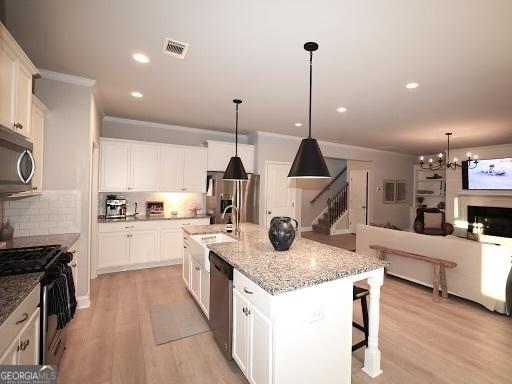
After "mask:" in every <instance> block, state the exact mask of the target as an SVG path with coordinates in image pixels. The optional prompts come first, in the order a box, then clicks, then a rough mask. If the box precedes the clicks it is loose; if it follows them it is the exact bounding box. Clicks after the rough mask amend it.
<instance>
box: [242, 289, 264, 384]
mask: <svg viewBox="0 0 512 384" xmlns="http://www.w3.org/2000/svg"><path fill="white" fill-rule="evenodd" d="M233 359H234V360H235V361H236V363H237V364H238V366H239V367H240V369H241V370H242V372H243V373H244V375H245V376H246V377H247V379H248V380H249V382H250V383H251V384H270V383H272V370H271V367H272V323H271V322H270V320H269V319H268V318H267V317H266V316H264V315H263V314H262V313H261V312H260V311H259V310H258V309H257V308H256V306H255V305H254V304H252V303H251V302H250V301H249V300H247V299H245V298H244V294H243V293H241V291H239V290H238V289H236V288H235V289H233Z"/></svg>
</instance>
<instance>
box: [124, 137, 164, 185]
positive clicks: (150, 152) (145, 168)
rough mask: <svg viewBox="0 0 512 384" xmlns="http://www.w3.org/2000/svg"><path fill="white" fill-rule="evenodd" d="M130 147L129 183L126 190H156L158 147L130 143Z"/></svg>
mask: <svg viewBox="0 0 512 384" xmlns="http://www.w3.org/2000/svg"><path fill="white" fill-rule="evenodd" d="M131 149H132V153H131V160H132V161H131V163H132V167H131V168H132V169H131V183H130V184H129V185H128V190H133V191H156V189H157V165H158V147H156V146H155V145H148V144H132V146H131Z"/></svg>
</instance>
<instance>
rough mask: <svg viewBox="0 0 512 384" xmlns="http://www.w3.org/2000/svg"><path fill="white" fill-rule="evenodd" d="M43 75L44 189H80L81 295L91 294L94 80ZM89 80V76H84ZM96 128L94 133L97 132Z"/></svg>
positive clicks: (39, 89) (38, 85)
mask: <svg viewBox="0 0 512 384" xmlns="http://www.w3.org/2000/svg"><path fill="white" fill-rule="evenodd" d="M70 78H71V77H67V78H66V77H63V80H64V81H60V80H55V79H49V78H40V79H37V80H36V81H35V94H36V96H37V97H39V98H40V99H41V101H42V102H43V103H44V104H45V105H46V106H47V107H48V110H49V112H48V114H47V116H46V120H45V132H44V153H45V156H44V171H43V189H45V190H47V189H49V190H78V191H80V195H81V204H80V213H81V214H80V240H79V246H80V256H79V260H78V263H79V273H80V276H79V277H78V289H77V296H82V297H84V296H88V295H89V263H90V247H89V245H90V235H91V233H90V231H91V228H90V225H91V224H90V216H91V209H90V206H91V201H90V198H91V171H92V170H91V164H92V163H91V161H92V160H91V150H92V137H94V136H96V135H97V132H98V127H97V123H96V124H94V123H93V124H92V123H91V95H92V86H93V85H94V82H93V81H84V82H83V84H80V81H78V82H77V81H71V82H70V81H69V79H70ZM84 80H85V79H84ZM93 131H94V132H93Z"/></svg>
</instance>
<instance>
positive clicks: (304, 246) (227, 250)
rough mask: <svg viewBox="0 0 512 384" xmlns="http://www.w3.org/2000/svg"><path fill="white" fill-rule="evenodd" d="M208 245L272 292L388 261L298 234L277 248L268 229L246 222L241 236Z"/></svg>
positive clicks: (193, 231)
mask: <svg viewBox="0 0 512 384" xmlns="http://www.w3.org/2000/svg"><path fill="white" fill-rule="evenodd" d="M224 229H225V226H224V225H209V226H190V227H186V228H185V229H184V230H185V232H187V233H188V234H189V235H198V234H211V233H219V232H224ZM208 248H209V249H211V250H212V251H214V252H215V253H216V254H217V255H218V256H219V257H221V258H222V259H224V260H225V261H226V262H228V263H229V264H231V265H232V266H233V267H234V268H236V269H237V270H238V271H239V272H241V273H242V274H244V275H245V276H247V277H248V278H249V279H251V280H252V281H253V282H255V283H256V284H258V285H259V286H260V287H261V288H263V289H264V290H265V291H267V292H268V293H270V294H271V295H278V294H280V293H284V292H288V291H293V290H296V289H300V288H305V287H309V286H313V285H317V284H321V283H324V282H327V281H332V280H337V279H340V278H344V277H348V276H352V275H357V274H360V273H363V272H368V271H372V270H376V269H379V268H382V267H384V266H386V265H387V263H386V262H384V261H381V260H379V259H377V258H375V257H372V256H367V255H362V254H359V253H355V252H351V251H347V250H345V249H341V248H336V247H332V246H330V245H325V244H321V243H318V242H316V241H312V240H308V239H305V238H302V237H297V238H296V239H295V241H294V243H293V245H292V246H291V248H290V250H288V251H285V252H277V251H275V250H274V248H273V247H272V244H271V243H270V240H269V239H268V234H267V231H266V230H265V229H264V228H263V227H260V226H258V225H255V224H249V223H243V224H242V225H241V235H240V240H239V241H235V242H230V243H217V244H209V245H208Z"/></svg>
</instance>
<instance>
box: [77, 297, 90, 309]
mask: <svg viewBox="0 0 512 384" xmlns="http://www.w3.org/2000/svg"><path fill="white" fill-rule="evenodd" d="M76 303H77V307H78V308H79V309H82V308H89V307H90V306H91V300H90V298H89V296H78V297H77V298H76Z"/></svg>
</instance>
